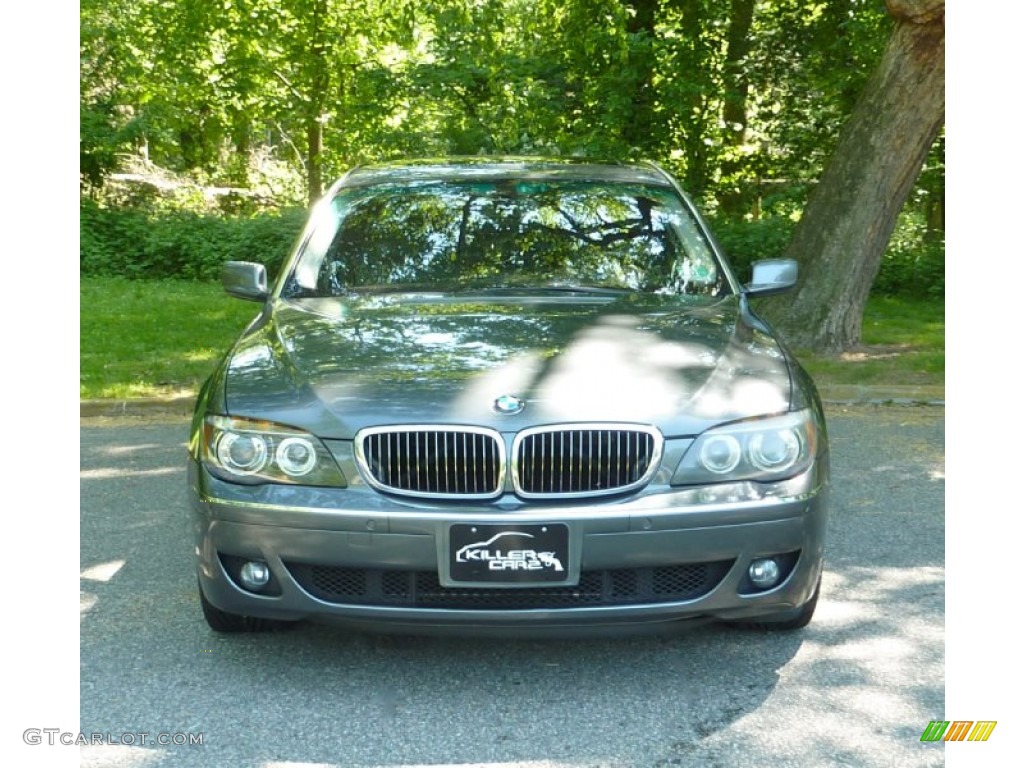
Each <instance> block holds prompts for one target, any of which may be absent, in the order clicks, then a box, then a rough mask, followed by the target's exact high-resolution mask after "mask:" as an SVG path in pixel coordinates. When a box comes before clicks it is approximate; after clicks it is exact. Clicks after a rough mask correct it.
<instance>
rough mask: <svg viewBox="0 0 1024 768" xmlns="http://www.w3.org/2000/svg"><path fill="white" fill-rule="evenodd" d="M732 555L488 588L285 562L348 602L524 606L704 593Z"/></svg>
mask: <svg viewBox="0 0 1024 768" xmlns="http://www.w3.org/2000/svg"><path fill="white" fill-rule="evenodd" d="M733 562H734V561H733V560H720V561H717V562H712V563H689V564H686V565H668V566H660V567H656V568H627V569H618V570H594V571H586V570H585V571H583V572H582V573H581V574H580V583H579V585H578V586H575V587H536V588H521V589H516V588H511V589H492V588H477V587H442V586H441V584H440V582H439V581H438V579H437V574H436V573H434V572H433V571H384V570H371V569H360V568H338V567H335V566H327V565H308V564H304V563H286V564H285V565H286V566H287V567H288V570H289V571H291V573H292V576H294V577H295V580H296V581H297V582H298V583H299V585H300V586H301V587H302V588H303V589H305V590H306V591H307V592H309V593H310V594H311V595H313V597H316V598H319V599H320V600H324V601H326V602H330V603H344V604H350V605H377V606H404V607H409V608H449V609H459V610H528V609H531V608H574V607H587V606H602V605H631V604H651V603H669V602H677V601H680V600H694V599H697V598H699V597H703V596H704V595H706V594H707V593H708V592H710V591H711V590H712V589H714V588H715V587H716V586H717V585H718V584H719V582H721V580H722V579H723V578H724V577H725V574H726V573H727V572H728V571H729V568H730V567H732V564H733Z"/></svg>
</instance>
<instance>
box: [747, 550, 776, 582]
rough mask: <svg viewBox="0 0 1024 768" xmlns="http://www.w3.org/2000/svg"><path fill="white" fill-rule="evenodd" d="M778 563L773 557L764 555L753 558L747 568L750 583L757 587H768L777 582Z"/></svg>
mask: <svg viewBox="0 0 1024 768" xmlns="http://www.w3.org/2000/svg"><path fill="white" fill-rule="evenodd" d="M780 573H781V571H780V570H779V564H778V563H777V562H775V558H773V557H764V558H761V559H759V560H754V561H753V562H752V563H751V564H750V568H749V569H748V570H747V575H748V576H750V583H751V584H753V585H754V586H755V587H757V588H758V589H768V588H769V587H774V586H775V585H776V584H778V583H779V574H780Z"/></svg>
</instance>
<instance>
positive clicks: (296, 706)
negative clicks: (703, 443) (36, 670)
mask: <svg viewBox="0 0 1024 768" xmlns="http://www.w3.org/2000/svg"><path fill="white" fill-rule="evenodd" d="M890 399H891V398H890ZM861 400H862V401H863V400H864V398H861ZM932 400H933V401H935V399H934V398H933V399H932ZM912 401H913V402H921V400H912ZM850 402H851V403H852V402H853V401H850ZM83 412H84V411H83ZM828 418H829V430H830V437H831V442H832V450H833V485H834V491H833V511H832V517H831V522H830V529H829V533H828V550H827V558H826V568H827V572H826V575H825V580H824V586H823V596H822V600H821V603H820V604H819V607H818V613H817V615H816V617H815V620H814V621H813V622H812V624H811V625H810V626H809V627H808V628H807V629H805V630H802V631H798V632H791V633H766V632H763V631H740V630H737V629H733V628H729V627H723V626H717V625H708V626H702V627H698V628H694V629H691V630H690V631H688V632H685V633H683V634H681V635H679V636H675V637H645V638H632V639H602V640H586V641H583V640H571V641H570V640H544V641H540V640H536V641H535V640H500V639H499V640H495V639H486V640H485V639H480V638H475V639H474V638H459V639H452V638H445V639H440V638H438V639H435V638H406V637H387V636H373V635H358V634H352V633H349V632H346V631H344V630H341V629H338V628H334V627H329V626H320V625H312V624H304V625H300V626H299V627H297V628H295V629H292V630H289V631H285V632H277V633H271V634H257V635H240V636H223V635H217V634H215V633H213V632H211V631H210V630H209V629H208V628H207V626H206V624H205V622H204V621H203V619H202V615H201V613H200V610H199V605H198V602H197V599H196V584H195V576H194V566H193V562H192V553H191V551H190V546H191V545H190V541H189V536H188V532H187V528H186V523H187V506H186V495H185V476H184V460H185V444H186V440H187V428H188V425H187V421H186V420H185V419H184V418H183V417H182V416H181V415H178V414H176V413H175V412H174V411H173V409H172V411H171V412H168V411H167V410H166V409H162V410H161V409H151V410H150V411H149V412H148V414H142V415H140V413H139V412H137V411H134V410H129V409H124V410H123V411H122V413H121V415H119V416H116V417H112V416H111V415H109V412H108V415H107V416H105V417H97V418H88V419H83V421H82V426H81V431H80V434H81V519H80V525H81V569H82V572H81V677H80V686H81V689H80V692H81V722H80V724H79V725H78V728H79V731H80V732H82V733H83V734H87V735H88V734H103V735H104V738H103V741H104V743H102V744H96V745H90V746H82V747H79V749H80V750H81V764H82V765H83V766H133V767H139V766H146V767H147V768H148V767H149V766H160V767H161V768H163V767H164V766H240V767H241V766H253V767H256V768H284V766H288V767H289V768H298V767H299V766H310V768H312V766H321V767H322V766H345V767H348V766H352V767H353V768H370V767H373V768H398V767H399V766H401V767H402V768H412V767H413V766H434V767H435V768H437V767H438V766H461V767H463V768H464V767H466V766H487V768H499V767H501V768H511V767H512V766H516V767H517V768H591V767H597V766H652V767H656V768H664V767H667V766H691V765H692V766H751V765H764V766H822V765H850V766H896V765H898V766H932V765H942V764H943V762H944V752H943V747H942V746H941V745H936V744H925V743H922V742H921V741H920V736H921V733H922V731H923V730H924V728H925V726H927V724H928V722H929V721H930V720H933V719H941V717H942V714H943V710H944V678H943V669H944V616H943V608H944V585H945V571H944V560H943V558H944V473H945V470H944V408H942V407H940V406H937V405H931V406H919V407H914V406H898V407H880V406H876V405H870V404H850V403H845V404H844V403H842V402H836V403H835V404H833V405H831V406H830V407H829V409H828ZM68 729H69V730H73V727H70V728H68ZM157 739H162V740H163V741H167V742H170V743H167V744H162V743H160V744H158V743H156V741H157ZM118 740H119V741H121V742H124V743H121V744H116V743H111V742H112V741H118ZM189 740H191V741H201V744H199V743H192V744H189V743H178V744H176V743H174V742H176V741H177V742H182V741H186V742H187V741H189ZM59 748H60V747H55V749H59Z"/></svg>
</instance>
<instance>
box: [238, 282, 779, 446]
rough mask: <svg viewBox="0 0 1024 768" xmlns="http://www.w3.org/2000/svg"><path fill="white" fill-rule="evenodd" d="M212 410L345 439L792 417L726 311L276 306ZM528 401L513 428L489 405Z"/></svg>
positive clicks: (770, 355) (602, 301) (757, 351)
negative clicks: (457, 429) (434, 430)
mask: <svg viewBox="0 0 1024 768" xmlns="http://www.w3.org/2000/svg"><path fill="white" fill-rule="evenodd" d="M225 366H226V369H225V370H224V371H223V372H222V373H223V376H224V390H223V393H224V397H225V403H224V406H225V408H226V411H227V412H228V413H230V414H232V415H237V416H250V417H256V418H260V419H268V420H271V421H276V422H280V423H282V424H288V425H291V426H294V427H298V428H301V429H306V430H308V431H310V432H312V433H314V434H317V435H320V436H321V437H326V438H336V439H351V438H352V437H353V436H354V435H355V433H356V432H357V431H358V430H359V429H361V428H363V427H367V426H376V425H386V424H442V423H443V424H472V425H479V426H486V427H493V428H495V429H497V430H499V431H503V432H513V431H518V430H520V429H522V428H524V427H527V426H532V425H537V424H551V423H560V422H609V421H618V422H640V423H645V424H654V425H656V426H657V427H658V428H659V429H660V430H661V431H662V433H663V434H664V435H665V436H666V437H678V436H686V435H694V434H698V433H700V432H702V431H703V430H704V429H706V428H708V427H709V426H711V425H713V424H716V423H719V422H722V421H729V420H734V419H740V418H746V417H750V416H757V415H762V414H769V413H778V412H780V411H784V410H786V409H787V408H788V407H789V403H790V386H791V384H790V375H789V366H788V364H787V358H786V355H785V353H784V351H783V350H782V349H781V348H780V346H779V344H778V343H777V342H776V341H775V339H774V338H773V337H772V336H770V335H769V334H768V333H767V332H766V329H765V328H764V327H763V326H761V325H760V324H759V323H758V322H757V321H756V320H755V319H754V318H752V317H751V316H750V315H749V314H747V313H746V312H744V311H743V309H742V306H741V303H740V301H739V299H738V298H737V297H734V296H733V297H727V298H724V299H717V300H709V299H695V298H675V297H658V296H631V297H622V298H610V297H606V296H589V295H588V296H576V295H572V296H560V297H529V296H518V297H505V298H494V299H490V298H487V299H481V298H469V297H466V298H462V297H458V296H446V295H421V296H409V295H404V296H400V297H372V298H360V299H303V300H296V301H278V302H276V303H275V304H274V305H273V306H272V307H270V308H268V309H267V311H266V312H265V313H264V315H263V316H262V317H261V319H260V320H259V321H257V322H256V323H254V324H253V326H252V327H251V328H250V329H249V330H248V331H247V332H246V333H245V334H244V335H243V336H242V338H241V339H240V340H239V342H238V343H237V344H236V346H235V348H234V349H233V350H232V352H231V354H230V355H229V356H228V357H227V359H226V361H225ZM502 395H514V396H516V397H518V398H521V399H522V400H524V401H525V403H526V404H525V408H524V409H523V410H522V412H521V413H519V414H515V415H503V414H500V413H497V412H496V410H495V408H494V403H495V400H496V399H497V398H498V397H501V396H502Z"/></svg>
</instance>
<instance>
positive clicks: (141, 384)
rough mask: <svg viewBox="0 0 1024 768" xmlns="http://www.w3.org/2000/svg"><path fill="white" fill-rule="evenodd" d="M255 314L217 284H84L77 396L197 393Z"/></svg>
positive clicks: (85, 281)
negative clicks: (220, 358)
mask: <svg viewBox="0 0 1024 768" xmlns="http://www.w3.org/2000/svg"><path fill="white" fill-rule="evenodd" d="M258 312H259V306H258V305H257V304H254V303H251V302H247V301H239V300H238V299H233V298H231V297H230V296H228V295H227V294H226V293H224V291H223V289H221V287H220V285H219V284H216V283H191V282H186V281H183V280H152V281H150V280H122V279H116V278H82V280H81V314H80V321H79V322H80V336H81V363H80V365H81V368H80V382H79V396H80V397H82V398H127V397H146V396H156V395H175V394H189V393H192V392H195V391H196V390H197V389H198V388H199V385H200V384H201V383H202V381H203V379H205V378H206V376H207V375H208V374H209V373H210V372H211V371H212V370H213V368H214V366H215V365H216V363H217V360H218V359H219V357H220V356H221V355H223V354H224V352H225V351H227V348H228V345H230V344H231V342H232V340H233V339H234V338H235V337H236V336H238V334H239V333H240V332H241V331H242V329H243V328H244V327H245V326H246V325H247V324H248V322H249V321H250V320H252V318H254V317H255V316H256V314H257V313H258Z"/></svg>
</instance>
